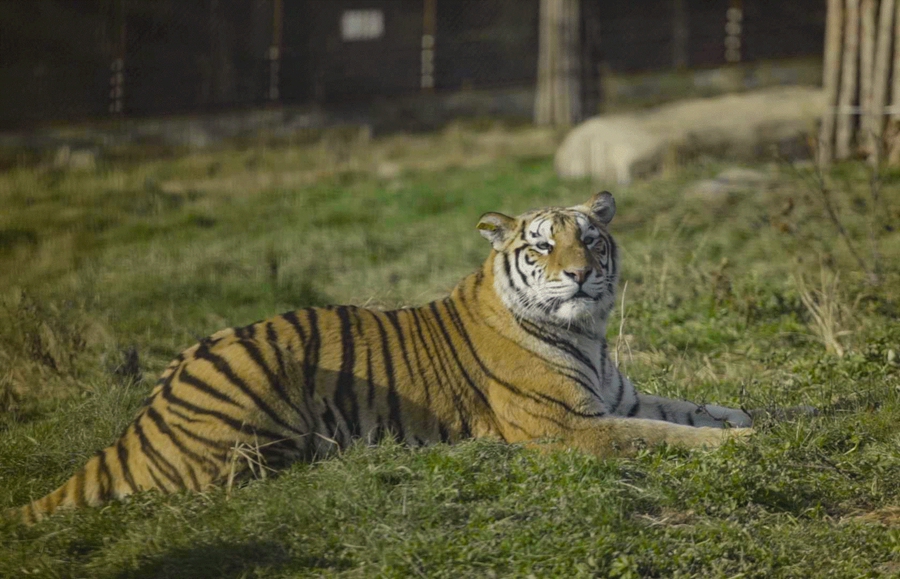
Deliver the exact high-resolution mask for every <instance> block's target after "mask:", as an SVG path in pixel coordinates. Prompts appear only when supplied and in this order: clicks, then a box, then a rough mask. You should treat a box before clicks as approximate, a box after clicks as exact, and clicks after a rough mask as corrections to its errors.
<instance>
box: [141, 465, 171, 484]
mask: <svg viewBox="0 0 900 579" xmlns="http://www.w3.org/2000/svg"><path fill="white" fill-rule="evenodd" d="M146 465H147V472H148V473H150V478H152V479H153V482H154V484H156V488H158V489H159V490H161V491H167V490H169V489H168V487H166V485H165V484H163V482H162V481H161V480H159V477H158V476H156V475H155V474H154V473H153V469H152V468H150V463H149V462H148V463H146Z"/></svg>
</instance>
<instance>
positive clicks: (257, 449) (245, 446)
mask: <svg viewBox="0 0 900 579" xmlns="http://www.w3.org/2000/svg"><path fill="white" fill-rule="evenodd" d="M280 442H284V441H283V440H276V441H273V442H269V443H267V444H260V443H259V440H258V439H254V441H253V444H249V443H246V442H238V443H235V445H234V446H233V447H232V448H231V468H230V469H229V471H228V480H227V481H226V483H225V496H226V497H231V489H232V487H233V486H234V480H235V477H236V476H237V475H238V474H240V473H241V472H242V471H243V470H244V469H239V468H238V463H239V462H244V463H246V465H247V469H246V470H248V471H249V472H250V475H251V476H253V477H254V478H261V479H265V478H266V477H267V475H268V473H269V472H275V471H274V469H273V468H271V467H270V466H268V464H266V457H265V456H264V455H263V453H262V449H263V448H265V447H266V446H269V445H272V444H278V443H280Z"/></svg>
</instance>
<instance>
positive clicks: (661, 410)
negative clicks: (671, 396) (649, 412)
mask: <svg viewBox="0 0 900 579" xmlns="http://www.w3.org/2000/svg"><path fill="white" fill-rule="evenodd" d="M656 408H657V410H659V417H660V418H661V419H663V420H665V421H666V422H669V415H668V414H666V411H665V409H664V408H663V407H662V404H660V405H659V406H657V407H656Z"/></svg>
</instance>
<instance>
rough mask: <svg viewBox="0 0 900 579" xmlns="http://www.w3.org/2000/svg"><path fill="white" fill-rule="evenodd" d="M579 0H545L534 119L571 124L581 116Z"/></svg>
mask: <svg viewBox="0 0 900 579" xmlns="http://www.w3.org/2000/svg"><path fill="white" fill-rule="evenodd" d="M579 15H580V10H579V0H541V10H540V24H539V46H538V78H537V92H536V95H535V103H534V121H535V123H536V124H538V125H542V126H562V127H565V126H569V125H571V124H572V123H574V122H575V121H577V120H578V119H579V118H580V117H581V88H580V66H579V58H578V57H579V54H580V50H579V40H580V38H579V37H580V34H579V32H580V18H579Z"/></svg>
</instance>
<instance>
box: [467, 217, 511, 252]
mask: <svg viewBox="0 0 900 579" xmlns="http://www.w3.org/2000/svg"><path fill="white" fill-rule="evenodd" d="M515 225H516V220H515V219H513V218H512V217H507V216H506V215H503V214H502V213H485V214H484V215H482V216H481V219H479V220H478V225H476V226H475V227H477V228H478V231H479V233H481V235H482V237H484V238H485V239H487V240H488V241H490V242H491V245H492V246H493V247H494V249H497V250H499V249H502V248H503V244H504V242H506V240H507V239H508V238H509V236H510V234H511V233H512V231H513V228H514V227H515Z"/></svg>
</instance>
